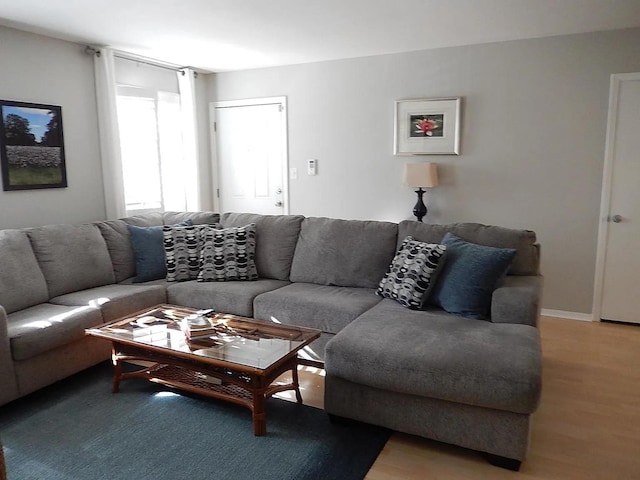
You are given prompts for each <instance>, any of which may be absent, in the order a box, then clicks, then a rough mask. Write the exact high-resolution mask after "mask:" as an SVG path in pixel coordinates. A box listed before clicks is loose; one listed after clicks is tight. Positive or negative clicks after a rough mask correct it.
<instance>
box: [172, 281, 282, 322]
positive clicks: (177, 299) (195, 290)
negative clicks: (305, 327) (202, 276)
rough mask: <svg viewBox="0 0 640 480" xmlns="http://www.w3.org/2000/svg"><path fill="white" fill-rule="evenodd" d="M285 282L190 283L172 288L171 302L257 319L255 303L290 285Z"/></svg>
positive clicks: (174, 285)
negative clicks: (268, 294) (271, 291)
mask: <svg viewBox="0 0 640 480" xmlns="http://www.w3.org/2000/svg"><path fill="white" fill-rule="evenodd" d="M288 283H289V282H285V281H282V280H271V279H259V280H253V281H236V282H197V281H194V280H190V281H187V282H180V283H173V284H168V286H167V301H168V302H169V303H171V304H174V305H181V306H184V307H192V308H213V309H215V310H216V311H217V312H224V313H232V314H234V315H240V316H242V317H253V299H254V298H255V297H256V296H258V295H260V294H261V293H265V292H268V291H270V290H275V289H277V288H280V287H283V286H285V285H288Z"/></svg>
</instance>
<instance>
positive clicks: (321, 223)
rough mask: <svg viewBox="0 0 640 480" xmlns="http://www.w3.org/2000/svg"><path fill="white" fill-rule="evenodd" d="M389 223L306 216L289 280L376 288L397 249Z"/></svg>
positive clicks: (394, 231) (392, 225)
mask: <svg viewBox="0 0 640 480" xmlns="http://www.w3.org/2000/svg"><path fill="white" fill-rule="evenodd" d="M397 236H398V225H396V224H395V223H390V222H376V221H363V220H339V219H335V218H305V219H304V220H303V221H302V227H301V229H300V236H299V238H298V244H297V245H296V250H295V253H294V255H293V262H292V264H291V281H292V282H304V283H317V284H318V285H335V286H340V287H360V288H377V287H378V284H379V283H380V280H382V277H384V274H385V273H386V272H387V268H389V264H390V263H391V260H393V257H394V256H395V254H396V251H397V246H396V242H397Z"/></svg>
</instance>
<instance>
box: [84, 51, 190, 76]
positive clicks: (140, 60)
mask: <svg viewBox="0 0 640 480" xmlns="http://www.w3.org/2000/svg"><path fill="white" fill-rule="evenodd" d="M85 52H86V53H87V54H89V55H97V56H98V57H99V56H100V49H98V48H94V47H92V46H87V47H86V48H85ZM113 56H114V57H115V58H120V59H122V60H128V61H130V62H136V63H143V64H145V65H150V66H152V67H156V68H164V69H165V70H171V71H172V72H180V73H182V75H184V74H185V71H184V70H185V68H189V67H177V66H170V65H166V64H162V63H159V62H154V61H153V60H151V59H146V58H144V57H137V56H135V55H128V54H126V53H123V52H118V51H114V52H113ZM193 75H194V77H196V78H197V77H198V72H195V71H194V72H193Z"/></svg>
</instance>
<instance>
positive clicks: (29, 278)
mask: <svg viewBox="0 0 640 480" xmlns="http://www.w3.org/2000/svg"><path fill="white" fill-rule="evenodd" d="M48 299H49V292H48V291H47V282H46V281H45V279H44V275H43V273H42V270H40V266H39V265H38V260H37V259H36V256H35V254H34V253H33V249H32V248H31V243H30V242H29V237H28V236H27V234H26V233H25V232H24V231H22V230H2V231H0V305H2V306H3V307H4V309H5V310H6V312H7V313H13V312H16V311H18V310H22V309H23V308H28V307H32V306H33V305H37V304H39V303H43V302H46V301H47V300H48Z"/></svg>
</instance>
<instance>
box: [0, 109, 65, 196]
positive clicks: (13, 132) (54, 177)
mask: <svg viewBox="0 0 640 480" xmlns="http://www.w3.org/2000/svg"><path fill="white" fill-rule="evenodd" d="M0 164H1V167H2V188H3V190H4V191H10V190H32V189H41V188H65V187H67V170H66V164H65V154H64V136H63V132H62V108H61V107H60V106H57V105H46V104H40V103H27V102H17V101H13V100H0Z"/></svg>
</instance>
